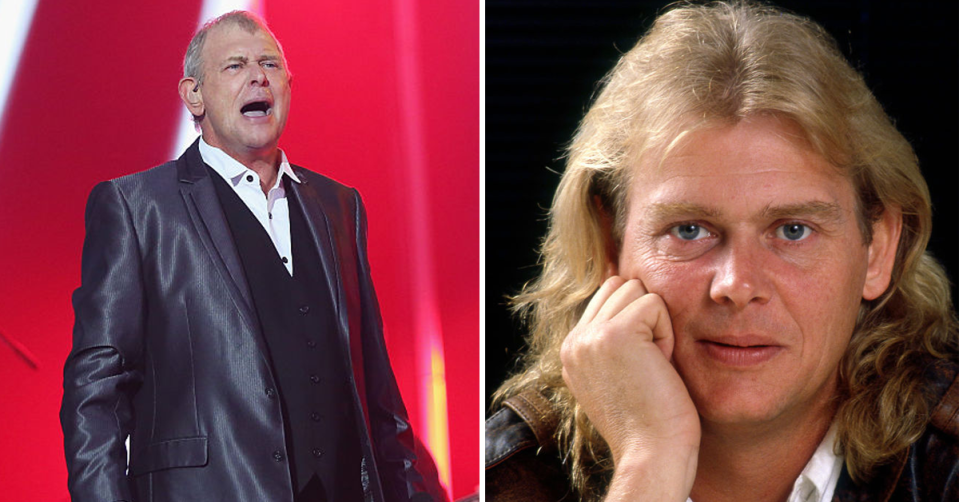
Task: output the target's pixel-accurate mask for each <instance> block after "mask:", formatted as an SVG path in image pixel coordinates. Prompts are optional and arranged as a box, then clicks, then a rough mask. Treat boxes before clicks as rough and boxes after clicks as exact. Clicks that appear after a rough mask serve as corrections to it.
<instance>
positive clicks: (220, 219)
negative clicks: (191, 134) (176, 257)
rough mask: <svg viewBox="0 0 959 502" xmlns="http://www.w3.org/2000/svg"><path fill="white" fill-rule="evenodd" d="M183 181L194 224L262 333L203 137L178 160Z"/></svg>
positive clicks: (250, 321) (256, 329) (245, 313)
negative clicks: (201, 146)
mask: <svg viewBox="0 0 959 502" xmlns="http://www.w3.org/2000/svg"><path fill="white" fill-rule="evenodd" d="M176 168H177V175H178V177H179V181H180V194H181V195H182V196H183V202H184V203H185V204H186V207H187V212H188V213H189V214H190V219H191V220H192V223H193V226H194V227H195V228H196V231H197V234H198V235H199V236H200V240H201V241H202V242H203V246H204V247H205V248H206V251H207V253H209V255H210V258H212V259H213V262H214V263H215V264H216V265H217V272H219V273H220V274H221V275H222V276H223V278H224V280H225V282H226V284H227V289H228V293H229V295H230V297H231V298H232V299H233V303H234V304H235V305H236V307H237V309H238V310H239V311H240V313H241V315H242V316H243V319H244V320H245V321H246V324H247V326H248V327H249V329H250V331H252V332H254V333H258V332H259V323H258V321H257V320H256V311H255V310H254V307H253V298H252V296H251V294H250V287H249V285H247V282H246V275H245V274H244V273H243V264H242V263H241V262H240V255H239V254H238V253H237V250H236V245H235V244H234V243H233V235H232V233H231V232H230V227H229V226H228V224H227V221H226V216H225V215H224V214H223V209H222V208H221V207H220V201H219V199H217V196H216V190H215V189H214V188H213V180H211V179H210V176H209V172H208V171H207V168H206V165H205V164H204V163H203V158H202V157H201V156H200V149H199V139H198V140H197V141H195V142H194V143H193V145H191V146H190V148H188V149H187V150H186V151H185V152H184V153H183V155H181V156H180V158H179V159H177V162H176ZM261 338H262V337H260V336H257V337H256V339H257V343H258V344H259V345H260V349H261V352H262V353H263V354H266V352H265V350H264V349H265V347H264V346H263V341H262V340H261Z"/></svg>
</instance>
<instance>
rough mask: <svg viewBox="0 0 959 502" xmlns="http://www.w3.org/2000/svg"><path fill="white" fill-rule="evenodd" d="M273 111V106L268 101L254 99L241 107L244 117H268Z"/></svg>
mask: <svg viewBox="0 0 959 502" xmlns="http://www.w3.org/2000/svg"><path fill="white" fill-rule="evenodd" d="M272 111H273V106H272V105H270V103H269V102H268V101H253V102H252V103H247V104H245V105H243V107H242V108H240V113H242V114H243V116H244V117H266V116H267V115H270V113H272Z"/></svg>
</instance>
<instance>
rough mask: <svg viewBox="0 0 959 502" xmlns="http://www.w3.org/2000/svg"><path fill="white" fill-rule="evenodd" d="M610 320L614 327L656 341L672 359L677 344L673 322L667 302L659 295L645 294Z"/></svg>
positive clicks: (645, 339) (667, 358)
mask: <svg viewBox="0 0 959 502" xmlns="http://www.w3.org/2000/svg"><path fill="white" fill-rule="evenodd" d="M610 322H611V324H613V326H614V329H626V330H631V331H633V332H637V333H638V334H640V336H642V337H643V339H644V341H647V342H653V343H655V344H656V346H657V347H659V349H660V350H661V351H662V352H663V355H664V356H666V360H667V361H669V360H671V359H672V355H673V347H674V345H675V338H674V336H673V323H672V319H670V317H669V310H668V309H667V308H666V302H664V301H663V299H662V297H660V296H659V295H657V294H655V293H650V294H646V295H643V296H642V297H641V298H639V299H637V300H635V301H633V302H632V303H630V304H629V305H627V306H626V307H624V308H623V309H622V310H621V311H620V312H619V313H618V314H617V315H616V316H615V317H614V318H613V319H611V320H610Z"/></svg>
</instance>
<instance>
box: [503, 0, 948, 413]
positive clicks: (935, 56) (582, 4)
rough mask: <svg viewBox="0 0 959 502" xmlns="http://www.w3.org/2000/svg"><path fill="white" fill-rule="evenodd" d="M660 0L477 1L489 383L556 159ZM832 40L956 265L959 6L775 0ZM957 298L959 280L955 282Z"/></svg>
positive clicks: (512, 362)
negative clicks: (919, 184)
mask: <svg viewBox="0 0 959 502" xmlns="http://www.w3.org/2000/svg"><path fill="white" fill-rule="evenodd" d="M667 3H668V2H662V1H659V2H653V1H645V2H644V1H635V0H633V1H615V0H576V1H568V0H556V1H545V0H538V1H537V0H486V213H485V214H486V297H485V301H486V392H487V395H490V394H492V392H493V391H495V390H496V388H497V387H498V386H499V384H500V383H501V382H502V380H503V379H504V378H505V377H506V376H507V374H508V373H510V372H512V371H514V370H515V369H517V366H516V361H517V355H518V354H519V352H520V351H521V349H522V347H523V334H524V332H525V331H524V329H523V327H522V326H521V325H520V323H519V322H518V321H516V320H515V319H514V318H513V317H512V316H511V315H510V314H509V311H508V309H507V305H506V303H507V302H506V296H507V295H512V294H515V293H517V292H518V291H519V290H520V288H521V287H522V285H523V284H524V283H525V282H526V281H529V280H530V279H532V278H534V277H535V276H536V275H537V274H538V273H539V267H538V266H537V265H536V262H537V248H538V246H539V243H540V240H541V239H542V237H543V236H544V235H545V233H546V212H547V210H548V208H549V205H550V202H551V200H552V196H553V192H554V191H555V189H556V185H557V184H558V182H559V174H558V173H561V172H562V171H563V167H564V166H563V162H562V160H560V158H559V157H560V155H561V154H562V151H563V147H564V145H565V144H566V142H568V141H569V140H570V138H571V137H572V134H573V132H574V130H575V128H576V125H577V123H578V121H579V120H580V118H581V117H582V116H583V114H584V113H585V111H586V109H587V108H588V106H589V104H590V98H591V96H592V94H593V92H594V91H595V90H596V89H597V86H596V82H597V81H598V80H599V79H600V78H602V76H603V75H604V74H605V73H606V72H607V71H608V70H610V69H611V68H612V67H613V65H614V64H615V62H616V61H617V60H618V58H619V55H620V54H621V53H623V52H626V51H628V50H629V49H630V48H632V47H633V45H635V43H636V42H637V41H638V40H639V38H640V36H642V34H643V33H644V32H645V31H646V29H647V28H648V27H649V26H650V25H651V24H652V22H653V20H654V19H655V17H656V14H657V13H658V12H660V10H661V9H662V8H663V7H664V6H665V5H667ZM776 5H778V6H779V7H782V8H785V9H788V10H791V11H793V12H795V13H798V14H801V15H804V16H808V17H811V18H812V19H814V20H815V21H817V22H818V23H819V24H821V25H823V26H824V27H825V28H826V30H827V31H828V32H829V33H830V34H832V36H833V37H835V39H836V40H837V42H838V44H839V47H840V49H841V50H842V51H843V53H844V54H845V56H846V58H847V59H848V60H849V61H850V63H851V64H852V65H853V66H854V67H855V68H857V69H858V70H859V71H860V72H861V73H862V74H863V75H864V77H865V79H866V83H867V84H868V86H869V88H870V89H871V90H872V92H873V93H874V94H875V95H876V98H877V99H878V100H879V102H880V103H882V105H883V106H884V108H885V110H886V113H887V114H889V116H890V117H892V119H893V120H894V121H895V123H896V125H897V127H898V128H899V130H900V132H901V133H902V134H903V135H904V136H905V137H906V139H908V140H909V141H910V143H912V146H913V148H914V149H915V151H916V154H917V156H918V157H919V162H920V166H921V168H922V171H923V174H924V175H925V177H926V180H927V181H928V183H929V187H930V190H931V191H932V197H933V211H934V222H933V237H932V242H931V244H930V250H931V251H932V253H933V254H934V255H935V256H936V257H937V258H939V260H940V261H941V262H942V263H943V264H944V265H945V267H946V269H947V271H948V272H949V275H950V277H951V279H952V281H953V283H955V282H956V277H957V271H959V246H957V237H956V234H957V231H959V220H957V216H959V205H957V200H959V169H957V167H959V155H957V153H959V146H957V145H959V143H957V137H959V113H957V112H959V100H957V95H959V78H957V73H959V72H957V69H959V30H957V28H959V22H957V20H959V6H957V2H955V0H949V1H943V2H908V3H906V2H888V1H887V2H876V1H865V0H861V1H807V2H797V1H782V2H776ZM953 297H954V298H955V297H956V286H955V284H954V285H953Z"/></svg>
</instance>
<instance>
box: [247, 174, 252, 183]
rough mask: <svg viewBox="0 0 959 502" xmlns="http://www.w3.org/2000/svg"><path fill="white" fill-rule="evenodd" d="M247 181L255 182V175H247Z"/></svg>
mask: <svg viewBox="0 0 959 502" xmlns="http://www.w3.org/2000/svg"><path fill="white" fill-rule="evenodd" d="M246 180H247V181H250V182H252V181H253V175H252V174H247V175H246Z"/></svg>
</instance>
